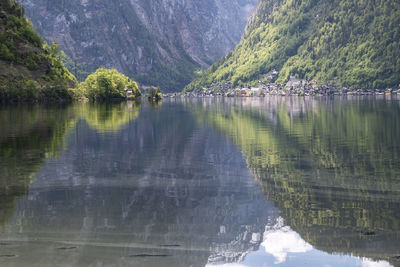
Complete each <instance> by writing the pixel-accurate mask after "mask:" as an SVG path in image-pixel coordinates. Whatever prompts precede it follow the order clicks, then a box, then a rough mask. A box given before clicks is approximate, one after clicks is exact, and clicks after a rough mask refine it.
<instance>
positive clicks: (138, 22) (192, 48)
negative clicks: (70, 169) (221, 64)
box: [20, 0, 258, 91]
mask: <svg viewBox="0 0 400 267" xmlns="http://www.w3.org/2000/svg"><path fill="white" fill-rule="evenodd" d="M257 1H258V0H204V1H196V0H185V1H182V0H118V1H113V0H79V1H78V0H72V1H56V2H54V1H51V0H20V2H21V3H22V4H23V5H24V7H25V8H26V10H27V15H28V17H29V18H30V19H31V20H32V22H33V24H34V26H35V28H36V29H37V30H38V32H39V33H40V34H41V35H42V36H44V37H45V38H46V39H48V40H50V41H55V42H57V43H59V44H60V47H61V48H62V49H63V50H64V51H65V53H66V54H67V55H68V56H69V57H70V58H72V60H70V61H69V65H70V69H71V70H72V72H74V74H75V75H76V76H77V77H78V79H80V80H82V79H84V78H85V77H86V76H87V74H88V73H90V72H93V71H94V70H95V69H97V68H98V67H101V66H105V67H115V68H116V69H117V70H118V71H120V72H123V73H124V74H126V75H128V76H130V77H132V78H134V79H135V80H137V81H138V82H139V83H140V84H141V85H149V86H150V85H151V86H157V85H158V86H161V87H162V89H163V90H166V91H176V90H181V89H182V88H183V87H184V86H185V85H186V84H188V83H189V82H190V81H191V80H192V79H193V78H194V76H195V71H196V70H197V69H200V68H201V67H203V68H204V67H208V66H209V65H210V64H212V63H213V62H215V61H216V60H218V59H219V58H221V57H222V56H223V55H225V54H227V53H228V52H229V51H230V50H231V49H232V48H233V47H234V46H235V45H236V44H237V43H238V42H239V40H240V38H241V36H242V34H243V32H244V29H245V26H246V23H247V19H248V15H249V14H250V11H251V9H252V7H254V5H255V4H256V3H257ZM75 62H77V63H78V64H76V63H75ZM80 64H81V65H80ZM82 65H83V66H85V67H82Z"/></svg>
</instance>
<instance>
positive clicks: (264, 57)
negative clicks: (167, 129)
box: [186, 0, 400, 90]
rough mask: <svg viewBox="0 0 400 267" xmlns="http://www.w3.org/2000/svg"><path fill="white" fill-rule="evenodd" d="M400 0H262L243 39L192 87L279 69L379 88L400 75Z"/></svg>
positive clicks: (249, 79)
mask: <svg viewBox="0 0 400 267" xmlns="http://www.w3.org/2000/svg"><path fill="white" fill-rule="evenodd" d="M399 25H400V2H399V1H383V0H378V1H376V0H357V1H349V0H346V1H343V0H340V1H339V0H334V1H327V0H302V1H299V0H280V1H272V0H263V1H261V2H260V4H259V7H258V10H257V12H256V14H255V15H254V16H253V17H252V19H251V21H250V22H249V25H248V28H247V30H246V33H245V35H244V37H243V38H242V40H241V42H240V43H239V44H238V45H237V47H236V48H235V49H234V50H233V51H232V52H231V53H229V54H228V55H227V56H225V57H224V58H223V59H222V60H220V61H219V62H217V63H215V64H214V65H213V66H212V67H211V68H209V69H208V70H207V71H205V72H203V73H202V74H201V75H200V77H199V78H197V79H196V80H194V81H193V82H192V83H191V84H190V85H188V86H187V87H186V90H194V89H198V88H201V87H204V86H208V85H210V84H211V83H213V82H222V81H230V82H232V84H233V85H234V86H237V85H243V84H256V83H257V82H258V81H259V80H261V81H264V80H265V76H266V74H268V73H269V72H271V71H272V70H273V69H276V70H278V71H279V72H280V73H279V77H278V80H277V82H278V83H281V84H282V83H284V82H286V81H287V80H288V78H289V76H290V74H293V75H294V76H296V77H298V78H304V79H306V80H308V81H311V80H317V82H318V83H320V84H322V83H326V82H334V83H335V84H336V85H337V86H347V87H350V88H352V89H355V88H361V89H364V88H379V89H384V88H386V87H393V86H397V85H398V84H399V83H400V28H399Z"/></svg>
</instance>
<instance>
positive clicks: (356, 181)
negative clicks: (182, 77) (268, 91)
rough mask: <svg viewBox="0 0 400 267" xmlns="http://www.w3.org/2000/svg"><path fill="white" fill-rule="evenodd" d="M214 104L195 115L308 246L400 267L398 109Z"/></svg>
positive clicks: (351, 103) (288, 101) (294, 102)
mask: <svg viewBox="0 0 400 267" xmlns="http://www.w3.org/2000/svg"><path fill="white" fill-rule="evenodd" d="M207 101H209V100H207ZM207 101H203V102H202V105H203V107H201V108H193V112H194V114H195V115H196V116H197V118H198V120H199V121H204V122H205V123H208V124H209V125H211V126H212V127H213V128H215V129H218V130H219V131H221V132H222V133H224V134H227V135H228V136H231V138H232V140H233V142H234V143H235V144H236V145H237V146H238V147H239V149H240V150H241V151H242V153H243V155H244V157H245V158H246V161H247V165H248V166H249V167H250V168H251V170H252V171H253V172H254V174H255V176H256V177H257V179H258V180H259V181H260V183H261V186H262V188H263V191H264V193H265V195H266V197H267V199H268V200H272V201H274V203H275V205H276V206H277V207H278V208H279V210H280V214H281V216H282V217H283V218H284V219H285V223H286V224H288V225H289V226H291V227H292V228H293V229H294V230H295V231H296V232H298V233H299V234H300V235H301V236H302V237H303V238H304V239H305V240H306V241H307V242H309V243H310V244H312V245H313V246H315V247H316V248H318V249H322V250H324V251H327V252H330V253H331V252H336V253H338V252H339V253H346V254H353V255H357V256H362V257H370V258H374V259H385V260H388V261H390V262H392V263H393V264H395V265H396V264H399V262H398V256H399V255H398V248H399V247H400V225H399V222H400V216H399V214H400V194H399V192H400V180H399V178H400V161H399V159H400V148H399V144H398V140H400V136H399V134H400V121H399V120H398V118H399V115H400V108H399V106H398V103H397V102H396V101H393V102H385V101H383V100H381V101H379V100H376V101H374V100H368V101H363V99H360V98H357V99H354V100H345V99H342V100H340V101H332V100H329V101H324V99H321V100H317V99H308V100H307V99H303V98H266V99H265V100H261V101H259V102H257V101H255V100H253V101H248V102H247V101H246V100H242V101H239V100H238V101H237V102H235V103H233V102H228V103H225V105H216V106H215V105H213V104H210V103H208V102H207ZM204 106H206V108H204Z"/></svg>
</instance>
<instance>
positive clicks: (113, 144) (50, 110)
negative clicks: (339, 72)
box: [0, 97, 400, 266]
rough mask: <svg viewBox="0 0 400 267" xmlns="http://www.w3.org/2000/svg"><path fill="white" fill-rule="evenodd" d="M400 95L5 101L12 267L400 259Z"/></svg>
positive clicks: (4, 186) (1, 139)
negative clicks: (50, 102) (67, 102)
mask: <svg viewBox="0 0 400 267" xmlns="http://www.w3.org/2000/svg"><path fill="white" fill-rule="evenodd" d="M399 141H400V101H399V100H398V99H397V98H385V97H382V98H363V97H343V98H342V97H340V98H339V97H338V98H300V97H294V98H292V97H266V98H262V99H256V98H254V99H252V98H243V99H222V98H221V99H220V98H204V99H182V100H164V101H163V103H162V104H161V103H160V104H149V103H147V102H143V103H141V104H140V103H135V102H128V103H125V102H124V103H114V104H110V103H109V104H90V103H87V104H74V105H53V106H40V105H17V106H3V107H0V225H1V232H0V265H1V266H274V265H277V266H299V265H306V266H399V264H400V250H399V248H400V144H399Z"/></svg>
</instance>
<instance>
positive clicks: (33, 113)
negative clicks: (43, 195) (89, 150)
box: [0, 105, 70, 227]
mask: <svg viewBox="0 0 400 267" xmlns="http://www.w3.org/2000/svg"><path fill="white" fill-rule="evenodd" d="M69 122H70V117H69V113H68V109H67V108H65V107H60V106H54V107H49V108H42V107H40V106H37V105H32V106H29V105H28V106H27V105H18V106H5V107H1V108H0V125H1V129H0V199H1V200H0V211H1V213H0V223H1V225H2V226H3V227H4V226H5V224H6V223H7V221H8V220H9V219H10V218H11V217H12V216H13V213H14V208H15V207H14V205H15V200H17V199H18V198H20V197H21V196H23V195H25V194H26V193H27V192H28V186H29V184H30V183H31V182H32V176H33V174H34V173H35V172H37V171H39V169H40V167H41V165H42V164H43V162H44V159H45V158H46V157H48V156H52V155H57V154H58V152H59V150H60V148H62V146H63V140H64V133H65V131H66V129H67V128H68V123H69Z"/></svg>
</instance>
